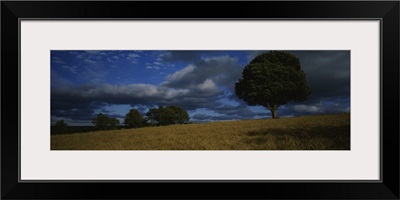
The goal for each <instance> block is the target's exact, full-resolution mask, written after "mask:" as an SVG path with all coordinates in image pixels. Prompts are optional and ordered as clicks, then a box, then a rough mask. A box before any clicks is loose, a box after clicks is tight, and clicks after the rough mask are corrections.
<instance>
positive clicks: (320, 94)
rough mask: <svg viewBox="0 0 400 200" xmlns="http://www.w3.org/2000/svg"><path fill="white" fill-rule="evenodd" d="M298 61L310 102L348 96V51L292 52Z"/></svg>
mask: <svg viewBox="0 0 400 200" xmlns="http://www.w3.org/2000/svg"><path fill="white" fill-rule="evenodd" d="M291 53H293V54H294V55H296V56H297V57H298V58H299V59H300V63H301V66H302V69H303V70H304V72H306V79H307V83H308V85H309V86H310V89H311V96H310V100H311V101H318V100H320V99H321V98H332V97H348V96H350V51H293V52H291Z"/></svg>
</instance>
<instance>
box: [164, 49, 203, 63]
mask: <svg viewBox="0 0 400 200" xmlns="http://www.w3.org/2000/svg"><path fill="white" fill-rule="evenodd" d="M160 58H161V59H162V60H163V61H165V62H186V63H192V62H194V61H196V60H198V59H199V58H200V56H199V51H166V52H164V53H163V54H161V55H160Z"/></svg>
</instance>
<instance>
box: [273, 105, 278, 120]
mask: <svg viewBox="0 0 400 200" xmlns="http://www.w3.org/2000/svg"><path fill="white" fill-rule="evenodd" d="M276 111H277V108H276V107H275V106H274V107H273V108H272V109H271V114H272V119H277V118H278V112H276Z"/></svg>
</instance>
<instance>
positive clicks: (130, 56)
mask: <svg viewBox="0 0 400 200" xmlns="http://www.w3.org/2000/svg"><path fill="white" fill-rule="evenodd" d="M139 57H140V56H139V55H138V54H134V53H131V54H128V56H127V57H126V59H127V60H129V61H131V62H132V63H133V64H136V63H137V60H138V58H139Z"/></svg>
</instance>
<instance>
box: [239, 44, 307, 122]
mask: <svg viewBox="0 0 400 200" xmlns="http://www.w3.org/2000/svg"><path fill="white" fill-rule="evenodd" d="M242 76H243V77H242V78H241V79H239V81H238V82H237V83H235V93H236V96H237V97H238V98H239V99H242V100H244V101H245V102H247V103H248V104H249V105H261V106H264V107H265V108H267V109H268V110H270V111H271V113H272V118H277V117H278V114H277V109H278V107H279V106H281V105H284V104H286V103H288V102H289V101H305V100H307V98H308V97H309V96H310V94H311V92H310V89H309V87H308V85H307V83H306V74H305V73H304V71H303V70H302V69H301V66H300V61H299V59H298V58H297V57H295V56H294V55H293V54H290V53H287V52H282V51H270V52H267V53H263V54H260V55H258V56H257V57H255V58H254V59H253V60H252V61H251V62H250V63H249V64H248V65H247V66H245V68H244V69H243V72H242Z"/></svg>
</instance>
